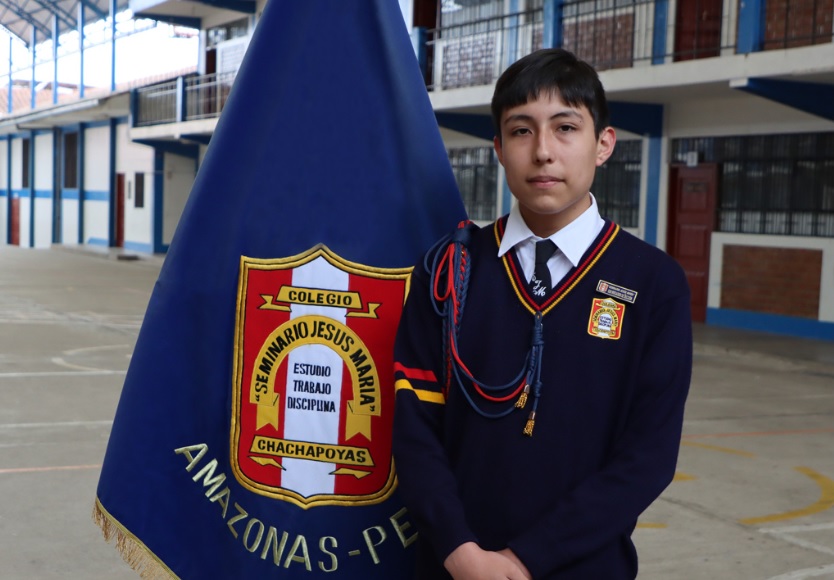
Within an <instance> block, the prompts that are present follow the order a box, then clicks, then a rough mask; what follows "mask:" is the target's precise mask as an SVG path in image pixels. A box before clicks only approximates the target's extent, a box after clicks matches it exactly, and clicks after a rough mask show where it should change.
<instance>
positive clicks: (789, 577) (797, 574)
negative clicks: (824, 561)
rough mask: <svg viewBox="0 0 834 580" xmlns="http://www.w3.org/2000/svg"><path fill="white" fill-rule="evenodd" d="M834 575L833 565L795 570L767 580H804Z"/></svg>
mask: <svg viewBox="0 0 834 580" xmlns="http://www.w3.org/2000/svg"><path fill="white" fill-rule="evenodd" d="M828 574H834V564H829V565H828V566H817V567H816V568H805V569H804V570H795V571H793V572H788V573H787V574H781V575H779V576H773V577H771V578H768V580H804V579H805V578H816V577H818V576H827V575H828Z"/></svg>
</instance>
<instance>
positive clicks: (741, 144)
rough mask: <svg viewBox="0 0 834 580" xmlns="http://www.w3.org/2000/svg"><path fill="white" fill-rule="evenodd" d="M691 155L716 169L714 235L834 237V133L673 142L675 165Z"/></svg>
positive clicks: (702, 138)
mask: <svg viewBox="0 0 834 580" xmlns="http://www.w3.org/2000/svg"><path fill="white" fill-rule="evenodd" d="M690 151H697V152H698V154H699V158H700V159H701V160H702V161H703V162H704V163H714V164H717V165H718V167H719V169H718V204H717V214H718V215H717V216H716V218H717V219H716V223H717V227H716V229H717V230H718V231H720V232H733V233H746V234H769V235H783V236H785V235H787V236H815V237H834V133H799V134H793V135H752V136H745V137H701V138H697V139H696V138H693V139H675V140H673V141H672V159H673V162H674V163H683V162H684V160H685V158H686V154H687V153H688V152H690Z"/></svg>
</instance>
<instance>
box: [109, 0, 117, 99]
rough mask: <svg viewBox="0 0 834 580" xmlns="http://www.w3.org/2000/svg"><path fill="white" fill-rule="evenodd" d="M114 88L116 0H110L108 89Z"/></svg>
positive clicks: (112, 90)
mask: <svg viewBox="0 0 834 580" xmlns="http://www.w3.org/2000/svg"><path fill="white" fill-rule="evenodd" d="M115 90H116V0H110V91H111V92H114V91H115Z"/></svg>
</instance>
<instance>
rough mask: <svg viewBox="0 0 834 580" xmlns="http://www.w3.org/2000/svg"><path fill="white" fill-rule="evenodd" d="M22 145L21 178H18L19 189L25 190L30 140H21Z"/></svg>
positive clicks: (27, 176)
mask: <svg viewBox="0 0 834 580" xmlns="http://www.w3.org/2000/svg"><path fill="white" fill-rule="evenodd" d="M21 143H22V147H21V149H22V152H21V164H22V167H21V168H20V169H21V178H20V187H22V188H23V189H26V188H28V187H29V154H30V151H29V149H30V147H31V144H32V141H31V139H23V140H22V141H21Z"/></svg>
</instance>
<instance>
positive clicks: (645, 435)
mask: <svg viewBox="0 0 834 580" xmlns="http://www.w3.org/2000/svg"><path fill="white" fill-rule="evenodd" d="M514 211H517V210H514ZM519 220H520V224H521V225H519ZM574 224H577V225H574ZM525 228H526V225H524V223H523V220H521V218H520V214H518V215H510V216H504V217H502V218H501V219H499V220H497V221H496V222H495V223H493V224H491V225H490V226H488V227H484V228H481V229H478V228H467V229H466V230H465V231H461V232H457V233H456V234H455V240H457V242H458V243H457V245H456V246H455V247H456V248H457V249H456V251H455V252H456V253H457V255H458V261H457V262H454V263H453V262H449V264H453V266H454V267H449V268H446V270H444V269H443V264H444V260H443V256H447V254H445V252H447V248H448V244H446V243H443V244H440V245H439V246H437V247H436V248H434V249H433V250H432V251H431V252H429V254H428V255H427V256H426V259H425V260H424V262H423V263H421V264H419V265H418V266H416V267H415V269H414V273H413V275H412V280H411V288H410V292H409V296H408V299H407V302H406V305H405V308H404V311H403V316H402V320H401V323H400V328H399V331H398V336H397V343H396V348H395V359H396V365H395V371H396V388H397V398H396V413H395V419H394V434H393V449H394V458H395V463H396V468H397V472H398V478H399V489H400V492H401V494H402V496H403V498H404V500H405V503H406V505H407V506H408V508H409V511H410V514H411V517H412V518H413V519H414V521H415V522H416V524H417V528H418V530H419V531H420V539H419V540H418V547H417V577H418V578H426V579H432V580H434V579H437V578H448V577H449V576H448V574H446V572H445V570H444V569H443V565H442V563H443V561H444V560H445V558H446V557H447V556H448V555H449V554H450V553H451V552H452V551H453V550H454V549H455V548H457V547H458V546H459V545H461V544H462V543H464V542H467V541H474V542H477V543H478V544H479V545H480V546H481V548H483V549H486V550H500V549H503V548H507V547H509V548H510V549H512V551H513V552H514V553H515V554H516V555H517V556H518V557H519V558H520V559H521V560H522V561H523V562H524V564H525V565H526V566H527V568H528V569H529V571H530V572H531V574H532V575H533V577H534V578H536V579H539V578H542V579H560V580H562V579H583V580H587V579H594V580H596V579H599V580H608V579H612V580H613V579H621V578H622V579H631V578H634V577H636V575H637V555H636V552H635V549H634V545H633V543H632V541H631V539H630V536H631V533H632V531H633V530H634V527H635V525H636V522H637V518H638V516H639V515H640V514H641V513H642V512H643V511H644V510H645V509H646V508H647V507H648V506H649V504H650V503H651V502H652V501H653V500H654V499H655V498H657V496H658V495H660V493H661V492H662V491H663V489H664V488H665V487H666V486H667V485H668V484H669V483H670V482H671V480H672V477H673V475H674V472H675V464H676V461H677V453H678V447H679V443H680V435H681V428H682V422H683V409H684V402H685V399H686V396H687V392H688V388H689V383H690V378H691V368H692V331H691V321H690V306H689V288H688V284H687V281H686V278H685V276H684V273H683V271H682V270H681V268H680V267H679V266H678V264H677V263H676V262H675V261H674V260H673V259H672V258H670V257H669V256H668V255H667V254H665V253H664V252H662V251H660V250H659V249H657V248H655V247H653V246H651V245H649V244H647V243H645V242H643V241H641V240H639V239H638V238H636V237H634V236H632V235H631V234H629V233H627V232H625V231H624V230H622V229H621V228H620V227H619V226H617V225H616V224H614V223H612V222H610V221H608V220H603V219H602V218H600V217H599V213H598V211H597V208H596V203H595V202H594V203H593V204H592V207H591V208H589V210H587V211H586V212H585V213H584V214H582V216H581V217H580V218H578V219H577V220H575V222H573V223H571V224H570V225H569V226H568V227H567V228H564V229H563V230H561V233H559V232H557V235H555V236H554V237H553V238H554V239H553V241H554V242H555V243H556V245H557V246H559V248H560V249H559V250H557V252H556V253H555V254H554V256H553V257H552V258H551V259H550V260H548V266H549V267H550V269H551V272H552V273H554V274H553V277H552V282H551V284H552V289H551V290H550V292H549V293H548V294H547V295H546V296H544V297H540V296H534V295H533V290H531V287H530V286H529V285H528V282H529V279H530V278H531V275H532V270H533V265H532V263H531V255H532V254H531V251H532V250H531V247H530V245H531V244H532V243H534V242H535V241H537V240H535V239H533V238H531V236H532V233H531V232H529V230H526V231H525ZM572 230H573V231H572ZM505 238H507V240H508V241H507V243H506V244H504V245H502V242H503V241H504V239H505ZM525 244H527V245H528V248H527V251H526V255H525V252H523V251H522V252H521V259H520V258H519V252H520V250H519V248H521V247H523V246H524V245H525ZM464 247H465V250H463V248H464ZM561 248H564V250H562V249H561ZM455 252H453V253H455ZM432 270H433V271H434V275H435V277H437V278H438V280H437V282H438V283H437V284H435V280H434V279H433V272H432ZM450 270H451V271H452V272H451V275H452V279H453V281H457V287H456V290H454V291H453V292H449V290H448V288H449V286H448V285H447V284H446V282H447V281H448V276H449V273H450ZM525 271H526V272H527V273H525ZM444 272H445V274H444ZM438 273H439V275H438ZM444 294H449V296H447V297H446V298H445V299H443V296H444ZM447 305H448V306H449V307H450V308H452V309H453V310H452V312H454V311H457V314H454V313H453V314H452V315H451V318H449V319H445V320H451V322H449V323H444V318H443V317H442V316H440V315H439V314H438V312H439V311H442V310H443V308H444V307H445V306H447ZM447 312H450V311H447ZM444 325H445V326H444ZM525 384H529V385H530V386H529V387H528V389H527V392H525V391H524V389H523V385H525ZM520 399H526V401H525V402H524V405H523V408H518V407H521V405H520V404H519V401H520ZM533 410H535V415H533V416H531V413H532V411H533ZM525 432H526V433H525Z"/></svg>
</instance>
